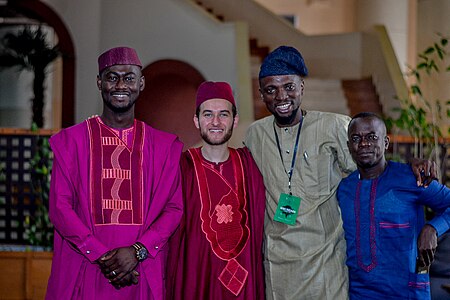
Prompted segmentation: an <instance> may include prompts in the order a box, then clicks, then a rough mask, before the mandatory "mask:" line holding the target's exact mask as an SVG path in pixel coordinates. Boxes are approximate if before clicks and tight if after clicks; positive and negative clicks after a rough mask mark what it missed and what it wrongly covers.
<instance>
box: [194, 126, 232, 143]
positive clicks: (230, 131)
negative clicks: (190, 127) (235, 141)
mask: <svg viewBox="0 0 450 300" xmlns="http://www.w3.org/2000/svg"><path fill="white" fill-rule="evenodd" d="M232 135H233V127H231V128H230V130H228V131H227V133H226V134H225V135H224V137H223V139H221V140H220V141H211V140H210V139H209V137H208V135H207V134H206V133H203V132H202V130H201V129H200V136H201V137H202V139H203V140H204V141H205V143H207V144H208V145H211V146H218V145H223V144H225V143H226V142H228V141H229V140H230V139H231V136H232Z"/></svg>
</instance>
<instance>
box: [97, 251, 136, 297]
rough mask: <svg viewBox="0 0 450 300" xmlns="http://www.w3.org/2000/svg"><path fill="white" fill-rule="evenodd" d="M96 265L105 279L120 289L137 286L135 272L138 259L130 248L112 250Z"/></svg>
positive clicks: (98, 260)
mask: <svg viewBox="0 0 450 300" xmlns="http://www.w3.org/2000/svg"><path fill="white" fill-rule="evenodd" d="M97 264H98V265H99V266H100V269H101V271H102V273H103V275H104V276H105V278H106V279H108V281H109V282H110V283H111V284H112V285H113V286H114V287H115V288H116V289H120V288H123V287H126V286H130V285H133V284H138V282H139V281H138V278H139V272H138V271H136V270H135V269H136V266H137V264H138V259H137V257H136V252H135V250H134V248H133V247H132V246H130V247H121V248H116V249H113V250H111V251H109V252H107V253H105V254H103V255H102V256H101V257H100V258H99V259H97Z"/></svg>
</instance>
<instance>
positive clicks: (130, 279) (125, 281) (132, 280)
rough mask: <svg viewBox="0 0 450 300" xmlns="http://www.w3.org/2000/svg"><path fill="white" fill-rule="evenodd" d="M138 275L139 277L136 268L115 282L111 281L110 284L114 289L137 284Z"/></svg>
mask: <svg viewBox="0 0 450 300" xmlns="http://www.w3.org/2000/svg"><path fill="white" fill-rule="evenodd" d="M138 277H139V272H138V271H136V270H133V271H131V272H130V273H128V274H127V275H125V276H124V277H122V279H121V280H119V281H116V282H111V284H112V285H113V286H114V287H115V288H116V289H118V290H119V289H120V288H123V287H127V286H130V285H132V284H138V282H139V280H138Z"/></svg>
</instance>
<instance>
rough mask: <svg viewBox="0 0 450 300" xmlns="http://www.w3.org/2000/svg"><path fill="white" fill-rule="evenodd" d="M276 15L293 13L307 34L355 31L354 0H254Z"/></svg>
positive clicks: (301, 28) (298, 26)
mask: <svg viewBox="0 0 450 300" xmlns="http://www.w3.org/2000/svg"><path fill="white" fill-rule="evenodd" d="M255 1H256V2H258V3H260V4H261V5H263V6H265V7H266V8H268V9H270V10H272V11H273V12H274V13H276V14H278V15H295V16H296V17H297V23H296V24H295V25H296V27H297V28H298V29H299V30H300V31H301V32H303V33H304V34H307V35H316V34H333V33H345V32H353V31H355V24H356V23H355V22H356V19H355V1H356V0H255Z"/></svg>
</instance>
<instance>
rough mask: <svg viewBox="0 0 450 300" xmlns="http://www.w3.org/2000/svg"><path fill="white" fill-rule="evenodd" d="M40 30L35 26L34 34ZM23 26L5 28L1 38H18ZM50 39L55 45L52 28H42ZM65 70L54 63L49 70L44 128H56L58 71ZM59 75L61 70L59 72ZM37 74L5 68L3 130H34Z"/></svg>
mask: <svg viewBox="0 0 450 300" xmlns="http://www.w3.org/2000/svg"><path fill="white" fill-rule="evenodd" d="M36 28H37V27H34V26H32V27H31V29H32V30H34V29H36ZM23 29H24V27H23V26H11V27H2V28H1V29H0V38H2V37H3V36H4V35H5V34H6V33H14V34H17V33H19V32H20V31H22V30H23ZM42 30H43V32H45V34H46V35H47V41H48V43H49V44H50V45H53V43H52V42H53V40H54V38H55V35H54V31H53V29H52V28H50V27H48V26H43V27H42ZM58 67H59V68H60V67H61V66H60V65H59V66H57V65H55V64H54V63H51V64H50V65H49V66H48V67H47V73H46V74H47V77H46V79H45V82H44V84H45V93H44V103H45V105H44V128H52V127H53V122H54V120H53V118H54V116H53V114H52V98H53V97H52V94H53V76H54V71H55V70H56V69H57V68H58ZM57 71H59V69H58V70H57ZM33 79H34V74H33V72H32V71H30V70H26V69H20V68H19V67H17V66H15V67H11V68H5V69H3V70H2V71H1V72H0V127H14V128H30V127H31V122H32V116H33V114H32V102H31V100H32V99H33V97H34V93H33Z"/></svg>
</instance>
